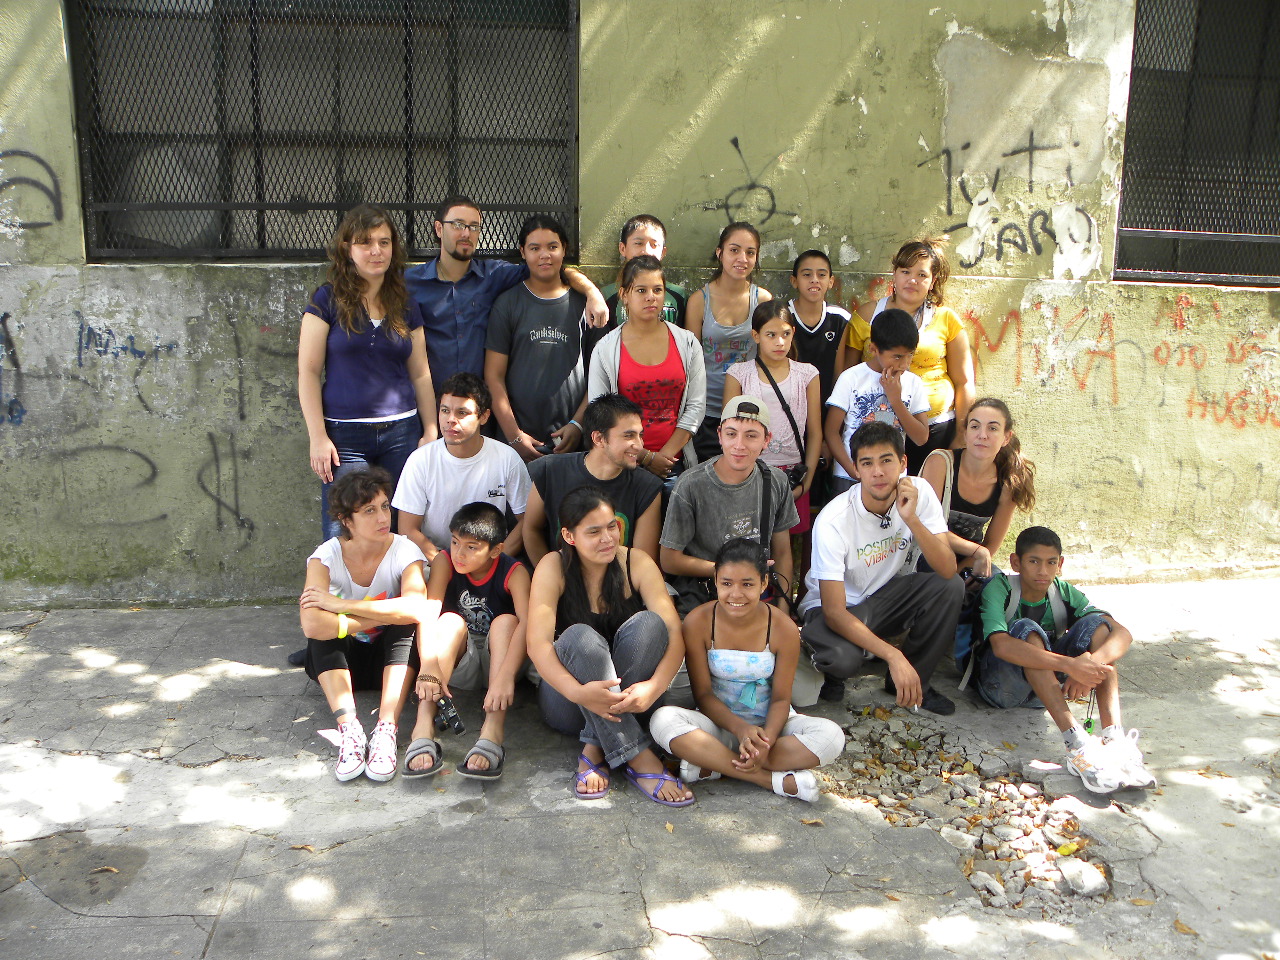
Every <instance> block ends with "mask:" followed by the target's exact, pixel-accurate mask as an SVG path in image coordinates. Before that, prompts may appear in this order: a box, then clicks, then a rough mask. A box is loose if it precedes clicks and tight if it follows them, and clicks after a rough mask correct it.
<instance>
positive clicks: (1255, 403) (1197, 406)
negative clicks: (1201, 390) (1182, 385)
mask: <svg viewBox="0 0 1280 960" xmlns="http://www.w3.org/2000/svg"><path fill="white" fill-rule="evenodd" d="M1197 413H1199V415H1200V419H1201V420H1207V419H1209V418H1210V417H1211V416H1212V419H1213V422H1214V423H1229V424H1231V426H1233V427H1235V428H1236V429H1238V430H1242V429H1244V428H1245V427H1247V426H1249V425H1250V424H1251V423H1256V424H1257V425H1259V426H1272V427H1280V395H1278V394H1275V393H1272V392H1271V391H1270V390H1263V391H1262V392H1261V395H1255V394H1252V393H1250V391H1248V390H1236V391H1235V392H1232V391H1230V390H1224V391H1222V396H1221V397H1219V396H1217V395H1214V396H1208V395H1207V394H1206V395H1204V396H1198V395H1197V393H1196V388H1195V387H1192V388H1191V391H1190V392H1189V393H1188V394H1187V419H1189V420H1194V419H1196V414H1197Z"/></svg>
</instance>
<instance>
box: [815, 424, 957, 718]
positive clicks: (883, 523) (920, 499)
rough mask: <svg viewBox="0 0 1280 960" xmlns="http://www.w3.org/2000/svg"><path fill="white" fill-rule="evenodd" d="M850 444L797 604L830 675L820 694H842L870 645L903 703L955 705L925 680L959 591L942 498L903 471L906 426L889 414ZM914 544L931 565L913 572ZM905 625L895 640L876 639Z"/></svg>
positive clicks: (934, 708)
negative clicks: (843, 481)
mask: <svg viewBox="0 0 1280 960" xmlns="http://www.w3.org/2000/svg"><path fill="white" fill-rule="evenodd" d="M849 448H850V452H851V453H852V459H853V467H854V472H855V479H856V480H857V481H858V482H857V483H855V484H854V486H853V487H852V488H851V489H850V490H847V491H846V492H844V493H842V494H839V495H837V496H836V497H834V498H832V500H831V502H830V503H828V504H827V505H826V506H825V507H824V508H823V510H822V513H820V514H819V515H818V519H817V520H816V521H815V522H814V525H813V563H812V565H811V566H810V568H809V573H808V575H807V576H806V577H805V596H804V600H803V601H802V602H801V604H800V616H801V620H802V622H803V624H804V626H803V628H802V630H801V634H800V635H801V638H802V639H803V640H804V642H805V644H806V645H807V646H808V648H809V652H810V655H811V656H812V659H813V664H814V666H815V667H817V668H818V669H819V670H820V671H822V673H823V674H824V675H825V676H826V682H824V683H823V685H822V692H821V694H820V696H821V697H822V699H824V700H841V699H843V697H844V681H845V680H846V679H847V678H849V677H851V676H853V675H854V674H855V673H857V672H858V669H859V668H860V667H861V666H862V662H863V660H865V659H866V657H867V655H868V654H875V655H876V656H877V657H879V658H880V659H881V660H883V661H885V663H886V664H888V668H889V669H888V672H887V673H886V675H885V689H886V690H888V691H889V692H890V693H894V694H896V695H897V700H898V704H899V705H900V706H904V707H917V706H918V707H923V708H924V709H926V710H929V711H931V712H933V713H938V714H942V715H947V714H951V713H954V712H955V709H956V708H955V704H954V703H952V702H951V701H950V700H948V699H947V698H946V697H944V696H943V695H942V694H940V693H938V691H936V690H934V689H933V687H931V686H929V678H930V676H931V675H932V674H933V668H934V667H935V666H937V664H938V661H939V660H940V659H941V658H942V655H943V654H944V653H945V652H946V651H947V649H948V648H949V647H950V646H951V644H952V642H953V641H954V638H955V632H956V622H957V620H958V619H959V617H960V604H961V601H962V600H963V598H964V582H963V581H962V580H961V579H960V578H959V577H957V576H956V557H955V554H954V553H953V552H952V550H951V547H950V546H949V545H948V543H947V540H946V533H947V518H946V517H945V516H943V513H942V504H941V503H939V502H938V496H937V494H935V493H934V492H933V488H932V487H930V486H929V484H927V483H923V482H918V481H916V480H915V479H914V478H912V477H908V476H906V470H907V458H906V456H905V444H904V442H903V439H902V431H901V430H899V429H897V428H896V427H894V426H893V425H892V424H888V423H883V422H879V421H877V422H872V423H867V424H864V425H863V426H861V427H859V428H858V429H857V430H856V431H855V432H854V434H853V438H852V439H851V440H850V441H849ZM920 554H923V555H924V558H925V560H927V561H928V563H929V566H930V567H932V568H933V570H935V571H937V572H935V573H916V572H915V570H916V560H917V558H918V557H919V556H920ZM903 631H906V637H905V639H903V640H902V642H901V646H894V645H893V644H891V643H889V642H887V641H886V640H884V639H882V637H885V636H890V637H892V636H896V635H898V634H901V633H902V632H903Z"/></svg>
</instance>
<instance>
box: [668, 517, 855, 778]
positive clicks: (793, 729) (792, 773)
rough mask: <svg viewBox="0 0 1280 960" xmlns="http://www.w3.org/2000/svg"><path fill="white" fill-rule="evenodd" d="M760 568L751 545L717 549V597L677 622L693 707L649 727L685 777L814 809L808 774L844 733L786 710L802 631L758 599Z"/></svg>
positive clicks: (740, 542) (834, 753)
mask: <svg viewBox="0 0 1280 960" xmlns="http://www.w3.org/2000/svg"><path fill="white" fill-rule="evenodd" d="M767 569H768V568H767V565H766V561H765V555H764V551H763V550H762V549H761V547H760V544H758V543H757V542H756V541H755V540H750V539H747V538H745V537H739V538H738V539H736V540H730V541H729V542H728V543H726V544H725V545H724V546H723V547H721V548H720V553H719V555H718V556H717V557H716V579H715V583H716V593H717V595H718V597H719V599H718V600H713V601H712V602H710V603H704V604H703V605H702V606H700V607H698V608H696V609H695V610H693V611H691V612H690V613H689V615H688V616H687V617H685V621H684V628H685V635H686V637H687V638H688V640H687V651H686V654H687V658H688V659H687V665H688V668H689V682H690V683H691V685H692V686H693V694H694V698H695V699H696V701H697V704H698V709H697V710H686V709H684V708H683V707H662V708H661V709H660V710H658V711H657V712H656V713H655V714H654V715H653V723H652V724H651V727H650V729H651V731H652V733H653V739H654V740H655V741H657V743H658V744H659V745H660V746H661V747H662V748H663V749H664V750H667V751H669V752H670V753H673V754H675V755H676V756H677V757H679V758H680V760H681V763H680V774H681V776H682V777H684V779H685V780H688V781H690V782H692V781H694V780H702V779H709V780H714V779H717V778H718V777H720V776H721V775H722V774H723V775H724V776H726V777H733V778H734V779H737V780H745V781H747V782H748V783H754V784H756V785H757V786H761V787H764V788H765V789H766V790H770V789H771V790H773V792H774V793H776V794H778V795H780V796H784V797H798V798H799V799H801V800H807V801H809V802H811V803H812V802H813V801H815V800H817V799H818V794H819V791H818V780H817V777H815V776H814V775H813V773H812V772H811V771H812V768H813V767H818V766H822V765H823V764H826V763H830V762H831V761H832V760H834V759H835V758H836V757H838V756H839V755H840V753H841V751H843V750H844V731H843V730H841V729H840V726H839V724H837V723H834V722H833V721H831V720H826V719H823V718H822V717H805V716H801V715H800V714H797V713H795V712H794V711H792V709H791V686H792V683H793V682H794V680H795V674H796V663H797V662H798V660H799V657H800V631H799V630H798V629H797V628H796V625H795V624H794V623H793V622H792V621H791V620H790V619H789V618H788V617H787V616H786V615H785V614H783V613H782V612H781V611H779V610H778V609H776V608H775V607H773V606H771V605H770V604H767V603H763V602H761V600H760V592H761V589H762V588H763V585H764V579H765V573H766V570H767Z"/></svg>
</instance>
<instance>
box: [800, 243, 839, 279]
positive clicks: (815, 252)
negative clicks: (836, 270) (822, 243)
mask: <svg viewBox="0 0 1280 960" xmlns="http://www.w3.org/2000/svg"><path fill="white" fill-rule="evenodd" d="M810 257H814V258H817V259H820V260H825V261H826V263H827V271H828V272H830V271H831V258H830V257H828V256H827V255H826V254H825V253H824V252H823V251H821V250H806V251H805V252H804V253H802V254H800V256H798V257H796V258H795V260H794V261H792V263H791V275H792V276H793V277H798V276H799V275H800V264H802V263H803V262H804V261H806V260H808V259H809V258H810Z"/></svg>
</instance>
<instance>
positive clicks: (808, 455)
mask: <svg viewBox="0 0 1280 960" xmlns="http://www.w3.org/2000/svg"><path fill="white" fill-rule="evenodd" d="M821 393H822V390H821V388H820V384H819V383H818V378H817V377H814V378H813V379H812V380H810V381H809V387H808V389H807V390H806V393H805V404H806V406H807V407H808V408H809V409H808V413H807V414H806V416H805V421H804V463H805V466H806V467H808V469H807V470H806V471H805V474H804V483H802V484H801V485H800V486H801V490H800V494H801V496H803V495H804V494H805V493H807V492H808V491H809V488H810V487H812V486H813V479H814V477H816V476H817V475H818V458H819V457H821V456H822V397H821Z"/></svg>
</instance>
